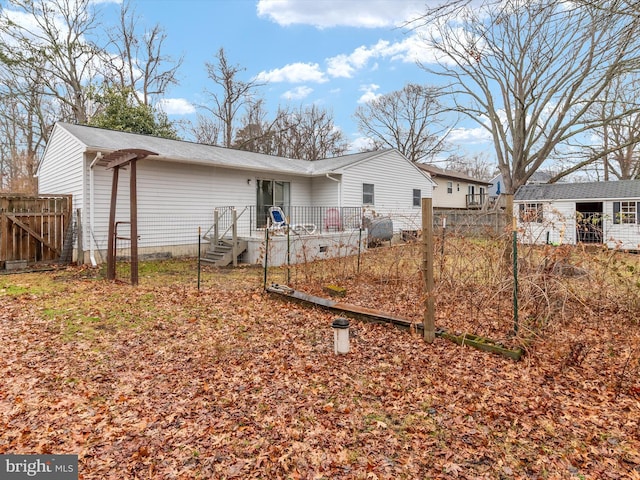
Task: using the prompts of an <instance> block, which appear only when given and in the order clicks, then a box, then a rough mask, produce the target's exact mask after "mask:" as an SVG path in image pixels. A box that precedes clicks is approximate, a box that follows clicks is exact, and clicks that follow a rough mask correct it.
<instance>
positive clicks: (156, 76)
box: [107, 0, 183, 105]
mask: <svg viewBox="0 0 640 480" xmlns="http://www.w3.org/2000/svg"><path fill="white" fill-rule="evenodd" d="M118 20H119V23H118V27H117V29H115V30H114V31H113V32H112V33H111V34H110V35H109V38H110V40H111V45H113V46H114V48H115V49H116V52H117V55H116V57H115V58H113V57H112V58H111V59H110V60H111V61H110V62H109V64H110V72H108V73H107V75H109V76H114V77H115V78H113V80H112V81H114V82H115V83H116V84H117V85H118V86H119V87H120V88H121V89H131V92H132V93H133V95H134V98H135V99H136V100H137V102H138V104H140V105H150V104H151V101H152V99H154V98H157V97H158V96H162V95H164V94H165V92H166V91H167V88H168V87H169V86H170V85H176V84H178V78H177V73H178V70H179V68H180V66H181V65H182V62H183V58H179V59H177V60H174V59H173V58H171V57H170V56H168V55H165V54H164V53H163V51H162V50H163V47H164V42H165V40H166V38H167V35H166V33H165V32H164V30H163V29H162V28H161V27H160V26H159V25H155V26H154V27H153V28H151V29H150V30H145V31H144V32H142V34H138V33H137V27H138V21H139V18H138V17H137V16H136V13H135V9H134V8H132V7H131V3H130V1H129V0H126V1H124V2H123V3H122V6H121V8H120V16H119V18H118Z"/></svg>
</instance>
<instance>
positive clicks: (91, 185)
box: [89, 152, 102, 267]
mask: <svg viewBox="0 0 640 480" xmlns="http://www.w3.org/2000/svg"><path fill="white" fill-rule="evenodd" d="M100 159H102V152H98V153H96V158H94V160H93V162H91V165H90V166H89V259H90V260H91V266H92V267H97V266H98V262H96V252H95V250H96V246H97V245H96V241H95V236H94V228H93V227H94V222H95V217H94V214H93V212H94V203H95V195H94V190H95V188H94V183H93V182H94V179H93V167H95V166H96V163H98V161H99V160H100Z"/></svg>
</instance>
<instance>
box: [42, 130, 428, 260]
mask: <svg viewBox="0 0 640 480" xmlns="http://www.w3.org/2000/svg"><path fill="white" fill-rule="evenodd" d="M122 149H138V150H145V151H149V152H154V153H156V154H157V155H152V156H148V157H146V158H144V159H142V160H139V161H138V162H137V204H138V214H137V216H138V221H139V226H138V236H139V242H138V245H139V247H140V249H141V254H145V253H148V254H156V253H165V252H168V253H170V254H171V255H194V254H195V253H196V252H197V244H198V234H197V232H198V228H199V227H200V228H201V229H202V231H204V232H209V234H210V235H211V232H213V231H214V228H215V229H216V230H217V229H218V228H221V229H222V230H224V229H225V228H227V227H226V226H225V225H226V224H225V222H227V221H228V218H229V217H230V216H231V212H235V215H237V218H238V220H237V222H236V227H237V234H238V235H239V236H240V237H242V238H245V239H246V240H247V241H251V242H253V243H255V245H254V248H253V250H252V249H251V248H249V249H248V250H247V251H246V252H245V253H244V257H243V258H242V261H245V262H248V263H255V262H258V261H259V260H260V253H259V252H260V246H259V242H262V241H263V239H264V229H265V228H266V227H268V219H269V215H268V210H269V208H270V207H272V206H278V207H281V208H282V209H283V210H284V211H285V213H286V214H287V216H288V217H289V220H290V222H291V223H298V224H313V225H315V226H316V227H317V229H316V231H315V233H314V235H315V236H313V239H315V240H316V241H317V244H315V245H314V246H313V247H312V248H311V250H313V252H316V251H319V252H321V253H323V254H325V253H326V252H327V251H329V250H331V249H328V248H326V245H325V243H326V241H327V239H326V237H323V236H324V235H329V234H333V235H338V234H340V235H343V236H344V235H346V234H348V235H350V238H352V237H353V232H352V231H353V229H354V228H355V227H356V226H357V227H358V228H359V227H360V226H361V224H362V217H363V216H371V217H378V216H386V217H390V218H392V220H393V228H394V230H395V231H396V232H400V231H402V230H407V229H408V230H416V229H419V228H421V214H420V212H421V210H420V200H421V198H430V197H431V195H432V186H433V182H432V181H431V179H430V177H429V175H428V174H427V173H426V172H424V171H422V170H420V169H419V168H417V167H416V166H415V165H414V164H413V163H412V162H411V161H409V160H408V159H407V158H406V157H404V156H403V155H402V154H401V153H400V152H399V151H397V150H395V149H390V150H383V151H376V152H366V153H357V154H352V155H344V156H340V157H334V158H327V159H323V160H316V161H304V160H296V159H289V158H282V157H277V156H271V155H264V154H258V153H253V152H247V151H242V150H235V149H228V148H223V147H218V146H211V145H203V144H198V143H193V142H186V141H178V140H170V139H165V138H158V137H153V136H148V135H138V134H133V133H128V132H120V131H114V130H107V129H102V128H96V127H88V126H82V125H74V124H69V123H57V124H56V125H55V127H54V129H53V132H52V134H51V137H50V140H49V142H48V144H47V147H46V150H45V153H44V157H43V159H42V162H41V164H40V168H39V170H38V177H39V187H38V188H39V191H40V192H46V193H48V194H71V195H72V196H73V207H74V211H75V212H76V217H77V218H78V219H80V222H81V224H82V225H81V228H82V235H81V236H80V237H81V238H82V243H81V244H79V245H76V249H75V251H76V254H77V255H78V256H80V260H81V261H85V262H91V263H94V264H95V263H100V262H101V261H104V258H105V257H104V254H105V251H106V248H107V232H108V217H109V199H110V196H111V195H110V193H111V181H112V177H111V174H110V171H109V170H108V169H107V166H106V162H105V161H104V159H105V157H107V156H108V155H109V154H111V153H113V152H114V151H118V150H122ZM122 177H124V178H121V179H120V182H119V185H118V193H117V199H118V204H117V211H118V214H117V215H118V216H117V219H116V220H117V221H118V228H119V230H118V232H117V233H116V234H117V235H118V238H123V239H125V241H126V237H127V234H128V232H127V228H128V227H127V220H128V205H129V185H128V178H127V175H123V176H122ZM336 212H337V218H338V219H339V222H338V223H337V224H335V223H334V224H333V225H331V224H330V222H329V221H328V219H329V218H333V219H335V218H336ZM215 218H217V219H218V220H216V221H215V222H216V224H215V225H214V219H215ZM225 218H226V220H224V219H225ZM221 235H222V233H221ZM305 238H306V240H307V245H309V244H311V240H312V236H311V235H308V236H307V237H305ZM341 241H345V239H344V238H342V239H341V240H336V242H341ZM323 245H324V246H325V248H322V247H323Z"/></svg>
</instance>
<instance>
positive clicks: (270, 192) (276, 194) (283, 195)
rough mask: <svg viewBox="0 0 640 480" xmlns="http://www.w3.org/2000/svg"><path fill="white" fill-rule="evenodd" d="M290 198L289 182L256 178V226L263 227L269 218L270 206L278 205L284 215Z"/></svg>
mask: <svg viewBox="0 0 640 480" xmlns="http://www.w3.org/2000/svg"><path fill="white" fill-rule="evenodd" d="M290 198H291V184H290V183H289V182H278V181H275V180H258V182H257V201H256V205H257V208H256V212H257V215H258V218H257V219H256V220H257V225H258V228H263V227H265V226H266V224H267V219H268V218H269V208H270V207H280V208H282V210H284V213H285V214H286V215H288V214H289V205H290Z"/></svg>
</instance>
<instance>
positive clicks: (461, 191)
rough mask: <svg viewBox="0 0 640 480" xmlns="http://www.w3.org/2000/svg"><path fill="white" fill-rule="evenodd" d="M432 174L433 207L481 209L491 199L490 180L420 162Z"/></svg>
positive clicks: (423, 168)
mask: <svg viewBox="0 0 640 480" xmlns="http://www.w3.org/2000/svg"><path fill="white" fill-rule="evenodd" d="M418 167H420V168H421V169H422V170H424V171H426V172H428V173H429V174H430V175H431V178H432V180H433V181H434V182H435V186H434V189H433V208H435V209H479V208H483V207H485V206H486V202H487V201H488V200H489V196H488V189H489V187H490V185H491V184H490V183H489V182H485V181H483V180H479V179H477V178H473V177H470V176H469V175H466V174H464V173H460V172H454V171H452V170H443V169H441V168H438V167H436V166H434V165H428V164H424V163H420V164H418Z"/></svg>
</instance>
